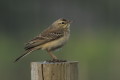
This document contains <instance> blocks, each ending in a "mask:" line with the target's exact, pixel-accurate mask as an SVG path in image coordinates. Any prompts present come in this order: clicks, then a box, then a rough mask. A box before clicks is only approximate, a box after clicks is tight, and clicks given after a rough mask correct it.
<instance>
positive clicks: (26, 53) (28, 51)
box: [14, 50, 33, 62]
mask: <svg viewBox="0 0 120 80" xmlns="http://www.w3.org/2000/svg"><path fill="white" fill-rule="evenodd" d="M32 51H33V50H27V51H25V53H24V54H22V55H21V56H19V57H18V58H17V59H16V60H15V61H14V62H17V61H18V60H20V59H21V58H23V57H25V56H26V55H28V54H29V53H31V52H32Z"/></svg>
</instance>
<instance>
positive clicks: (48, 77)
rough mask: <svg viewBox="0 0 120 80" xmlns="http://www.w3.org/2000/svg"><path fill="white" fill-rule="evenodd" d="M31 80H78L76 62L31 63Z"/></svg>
mask: <svg viewBox="0 0 120 80" xmlns="http://www.w3.org/2000/svg"><path fill="white" fill-rule="evenodd" d="M31 80H78V62H77V61H68V62H55V63H49V62H32V63H31Z"/></svg>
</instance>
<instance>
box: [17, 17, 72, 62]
mask: <svg viewBox="0 0 120 80" xmlns="http://www.w3.org/2000/svg"><path fill="white" fill-rule="evenodd" d="M70 23H71V22H70V21H69V20H66V19H63V18H60V19H58V20H56V21H55V22H53V24H52V25H50V26H49V27H48V28H47V29H45V30H44V31H43V32H42V33H41V34H39V35H38V36H37V37H35V38H33V39H32V40H30V41H29V42H28V43H27V44H26V45H25V52H24V54H23V55H21V56H20V57H18V58H17V59H16V60H15V62H16V61H18V60H19V59H21V58H22V57H24V56H26V55H28V54H29V53H31V52H32V51H35V50H38V49H42V50H46V51H47V52H48V54H49V55H50V56H51V57H52V58H53V59H57V57H56V56H55V55H54V54H53V53H52V51H54V50H56V49H58V48H60V47H62V46H63V45H64V44H65V43H66V42H67V40H68V39H69V35H70V28H69V27H70Z"/></svg>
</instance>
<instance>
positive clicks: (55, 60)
mask: <svg viewBox="0 0 120 80" xmlns="http://www.w3.org/2000/svg"><path fill="white" fill-rule="evenodd" d="M47 62H53V63H55V62H67V60H59V59H53V60H49V61H47Z"/></svg>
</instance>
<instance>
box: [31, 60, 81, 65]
mask: <svg viewBox="0 0 120 80" xmlns="http://www.w3.org/2000/svg"><path fill="white" fill-rule="evenodd" d="M34 63H36V64H66V63H69V64H72V63H79V61H66V62H47V61H41V62H31V64H34Z"/></svg>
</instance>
